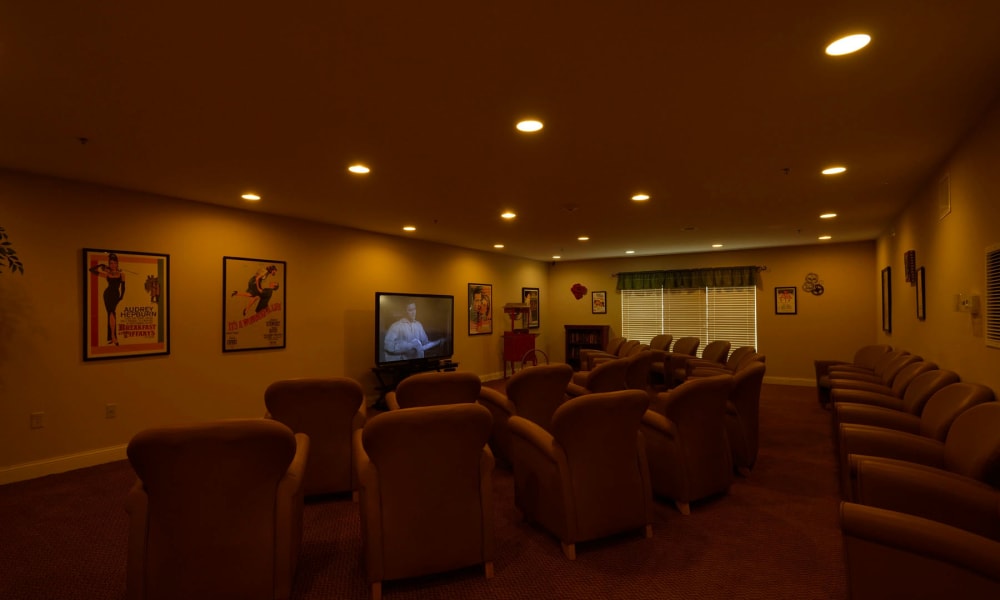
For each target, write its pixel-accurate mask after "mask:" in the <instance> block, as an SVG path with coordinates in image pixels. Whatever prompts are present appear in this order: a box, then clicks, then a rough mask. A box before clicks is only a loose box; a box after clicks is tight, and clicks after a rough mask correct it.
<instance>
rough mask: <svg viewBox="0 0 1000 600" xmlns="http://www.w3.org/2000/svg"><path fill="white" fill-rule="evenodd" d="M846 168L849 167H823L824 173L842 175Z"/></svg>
mask: <svg viewBox="0 0 1000 600" xmlns="http://www.w3.org/2000/svg"><path fill="white" fill-rule="evenodd" d="M846 170H847V167H829V168H827V169H823V171H822V173H823V174H824V175H840V174H841V173H843V172H844V171H846Z"/></svg>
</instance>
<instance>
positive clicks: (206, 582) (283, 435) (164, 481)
mask: <svg viewBox="0 0 1000 600" xmlns="http://www.w3.org/2000/svg"><path fill="white" fill-rule="evenodd" d="M295 453H296V439H295V437H294V434H293V433H292V431H291V429H289V428H288V427H286V426H285V425H283V424H281V423H279V422H277V421H273V420H269V419H230V420H223V421H211V422H205V423H197V424H191V425H180V426H172V427H159V428H154V429H146V430H144V431H140V432H139V433H137V434H136V435H135V436H134V437H133V438H132V440H131V441H130V442H129V444H128V449H127V455H128V459H129V462H130V463H131V464H132V468H133V469H134V470H135V472H136V474H137V475H138V477H139V480H140V481H141V490H142V492H144V493H145V498H144V503H145V510H144V511H142V510H141V509H136V510H137V514H133V515H132V518H131V519H132V524H131V530H130V532H129V537H130V541H129V566H128V570H129V576H128V579H129V581H128V587H129V597H130V598H196V597H198V598H206V597H219V598H221V597H229V598H233V597H236V598H273V597H275V596H274V594H275V593H276V586H277V585H278V580H279V578H281V577H282V575H281V574H280V573H278V572H277V570H278V569H277V568H276V567H277V563H278V561H280V560H281V558H282V557H281V556H279V554H280V553H281V549H279V548H278V547H277V546H278V539H277V538H278V537H279V535H280V534H281V532H282V531H285V533H286V534H287V532H288V531H290V528H289V527H290V525H291V524H290V523H285V524H284V527H283V526H282V524H281V518H280V513H279V510H278V507H279V505H280V499H279V493H278V490H279V488H280V484H281V483H282V481H283V480H284V479H285V477H286V474H287V473H288V470H289V466H290V465H291V463H292V460H293V457H294V456H295ZM130 500H132V498H130ZM287 501H288V500H287V499H286V500H285V502H287ZM299 503H300V504H301V496H299ZM130 512H131V511H130ZM141 512H144V513H145V519H144V520H143V519H141V517H139V516H137V515H138V514H140V513H141ZM300 518H301V517H300ZM285 551H287V549H285ZM296 551H297V548H296ZM284 576H285V577H288V573H285V574H284Z"/></svg>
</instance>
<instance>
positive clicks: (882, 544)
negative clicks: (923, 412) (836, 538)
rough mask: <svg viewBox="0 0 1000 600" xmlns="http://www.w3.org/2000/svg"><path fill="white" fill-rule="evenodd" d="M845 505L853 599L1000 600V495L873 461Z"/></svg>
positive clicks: (862, 467) (927, 471)
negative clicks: (853, 499)
mask: <svg viewBox="0 0 1000 600" xmlns="http://www.w3.org/2000/svg"><path fill="white" fill-rule="evenodd" d="M857 494H858V498H857V500H858V502H859V504H853V503H847V502H845V503H843V504H841V530H842V532H843V536H844V551H845V558H846V567H847V584H848V594H849V595H850V597H851V598H853V599H868V598H871V599H876V598H877V599H882V598H995V597H1000V491H998V490H996V489H995V488H993V487H991V486H989V485H986V484H984V483H981V482H979V481H976V480H973V479H969V478H967V477H964V476H962V475H958V474H955V473H949V472H946V471H941V470H938V469H934V468H931V467H926V466H923V465H915V464H910V463H904V462H900V461H894V460H888V459H877V458H865V459H862V460H861V461H860V462H859V464H858V483H857Z"/></svg>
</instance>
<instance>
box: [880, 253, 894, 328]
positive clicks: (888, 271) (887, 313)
mask: <svg viewBox="0 0 1000 600" xmlns="http://www.w3.org/2000/svg"><path fill="white" fill-rule="evenodd" d="M882 331H884V332H886V333H892V267H886V268H884V269H882Z"/></svg>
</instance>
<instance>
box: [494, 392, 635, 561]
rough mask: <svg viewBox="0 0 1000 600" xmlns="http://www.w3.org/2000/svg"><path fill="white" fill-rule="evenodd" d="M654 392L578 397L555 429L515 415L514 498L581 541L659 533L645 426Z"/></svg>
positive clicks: (552, 528) (570, 552)
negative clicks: (654, 529)
mask: <svg viewBox="0 0 1000 600" xmlns="http://www.w3.org/2000/svg"><path fill="white" fill-rule="evenodd" d="M648 404H649V396H648V395H647V394H646V393H645V392H641V391H639V390H623V391H619V392H609V393H601V394H590V395H587V396H580V397H578V398H571V399H569V400H567V401H566V402H565V403H564V404H563V405H562V406H560V407H559V408H557V409H556V412H555V413H554V414H553V415H552V423H551V432H550V431H546V430H545V429H543V428H542V427H540V426H539V425H538V424H536V423H533V422H532V421H529V420H527V419H524V418H522V417H520V416H513V417H511V418H510V430H511V451H512V455H511V456H512V459H513V464H514V500H515V504H516V505H517V508H518V509H519V510H520V511H521V512H522V513H523V514H524V517H525V519H527V520H528V521H530V522H532V523H535V524H537V525H539V526H540V527H542V528H543V529H545V530H546V531H548V532H550V533H551V534H553V535H554V536H556V537H557V538H559V540H560V541H561V542H562V548H563V553H564V554H565V555H566V557H567V558H569V559H570V560H573V559H575V558H576V544H577V543H580V542H585V541H589V540H594V539H598V538H603V537H606V536H610V535H613V534H616V533H621V532H625V531H629V530H632V529H636V530H645V534H646V537H651V536H652V525H651V523H652V503H653V500H652V491H651V489H650V483H649V468H648V466H647V463H646V453H645V450H644V448H643V439H642V435H641V434H640V433H639V420H640V418H641V417H642V414H643V413H644V412H645V411H646V407H647V406H648Z"/></svg>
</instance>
